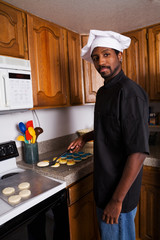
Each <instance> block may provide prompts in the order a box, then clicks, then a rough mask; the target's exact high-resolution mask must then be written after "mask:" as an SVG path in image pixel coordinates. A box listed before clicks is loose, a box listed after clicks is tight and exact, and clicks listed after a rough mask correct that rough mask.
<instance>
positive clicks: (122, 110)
mask: <svg viewBox="0 0 160 240" xmlns="http://www.w3.org/2000/svg"><path fill="white" fill-rule="evenodd" d="M130 42H131V40H130V38H128V37H126V36H123V35H121V34H118V33H115V32H112V31H97V30H91V31H90V35H89V39H88V43H87V45H86V46H85V47H84V48H83V49H82V55H81V56H82V58H83V59H85V60H87V61H89V62H92V63H93V64H94V66H95V68H96V70H97V71H98V72H99V73H100V75H101V76H102V77H103V78H104V86H102V87H101V88H100V89H99V90H98V92H97V97H96V104H95V116H94V131H92V132H90V133H87V134H85V135H83V136H82V137H79V138H78V139H76V140H75V141H73V142H72V143H71V144H70V146H69V148H75V149H74V150H73V151H76V150H77V151H79V150H80V149H81V148H82V147H83V146H84V144H85V143H86V142H87V141H89V140H91V139H94V196H95V201H96V206H97V216H98V222H99V227H100V233H101V240H135V225H134V218H135V215H136V207H137V204H138V201H139V195H140V188H141V178H142V166H143V162H144V160H145V157H146V154H149V146H148V98H147V95H146V93H145V91H144V90H143V89H142V88H141V87H140V86H139V85H137V84H136V83H135V82H133V81H132V80H130V79H129V78H128V77H126V76H125V75H124V73H123V71H122V66H121V62H122V52H123V50H124V49H126V48H128V47H129V45H130Z"/></svg>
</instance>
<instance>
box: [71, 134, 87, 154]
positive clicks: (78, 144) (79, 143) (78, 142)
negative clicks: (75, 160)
mask: <svg viewBox="0 0 160 240" xmlns="http://www.w3.org/2000/svg"><path fill="white" fill-rule="evenodd" d="M85 143H86V142H85V141H84V140H83V137H82V136H81V137H79V138H76V139H75V140H74V141H73V142H71V144H70V145H69V146H68V149H70V150H71V151H72V152H78V151H79V150H81V149H82V148H83V147H84V145H85Z"/></svg>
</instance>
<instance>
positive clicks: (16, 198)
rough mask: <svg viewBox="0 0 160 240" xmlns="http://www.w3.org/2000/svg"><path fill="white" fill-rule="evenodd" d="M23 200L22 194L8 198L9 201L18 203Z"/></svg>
mask: <svg viewBox="0 0 160 240" xmlns="http://www.w3.org/2000/svg"><path fill="white" fill-rule="evenodd" d="M20 201H21V196H20V195H12V196H10V197H9V198H8V202H9V203H10V204H13V205H15V204H18V203H19V202H20Z"/></svg>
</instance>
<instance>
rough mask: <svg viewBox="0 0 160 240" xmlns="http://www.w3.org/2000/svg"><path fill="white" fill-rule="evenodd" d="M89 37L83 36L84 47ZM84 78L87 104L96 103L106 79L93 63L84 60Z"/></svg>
mask: <svg viewBox="0 0 160 240" xmlns="http://www.w3.org/2000/svg"><path fill="white" fill-rule="evenodd" d="M87 41H88V35H83V36H82V47H84V46H85V45H86V44H87ZM83 78H84V93H85V103H95V101H96V93H97V91H98V89H99V88H100V87H101V86H102V85H103V83H104V79H103V78H102V77H101V76H100V74H99V73H98V72H97V70H96V69H95V67H94V65H93V64H92V63H89V62H87V61H85V60H83Z"/></svg>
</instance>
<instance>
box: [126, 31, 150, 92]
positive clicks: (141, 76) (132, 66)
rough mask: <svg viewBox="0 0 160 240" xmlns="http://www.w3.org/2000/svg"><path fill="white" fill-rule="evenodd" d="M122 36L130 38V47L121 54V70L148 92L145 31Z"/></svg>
mask: <svg viewBox="0 0 160 240" xmlns="http://www.w3.org/2000/svg"><path fill="white" fill-rule="evenodd" d="M124 35H125V36H128V37H130V38H131V45H130V47H129V48H128V49H126V50H124V52H123V60H122V69H123V71H124V73H125V74H126V75H127V76H128V77H129V78H131V79H132V80H134V81H135V82H136V83H138V84H139V85H140V86H141V87H142V88H144V89H145V90H146V91H147V92H148V91H149V89H148V54H147V30H146V29H141V30H136V31H132V32H127V33H124Z"/></svg>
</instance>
